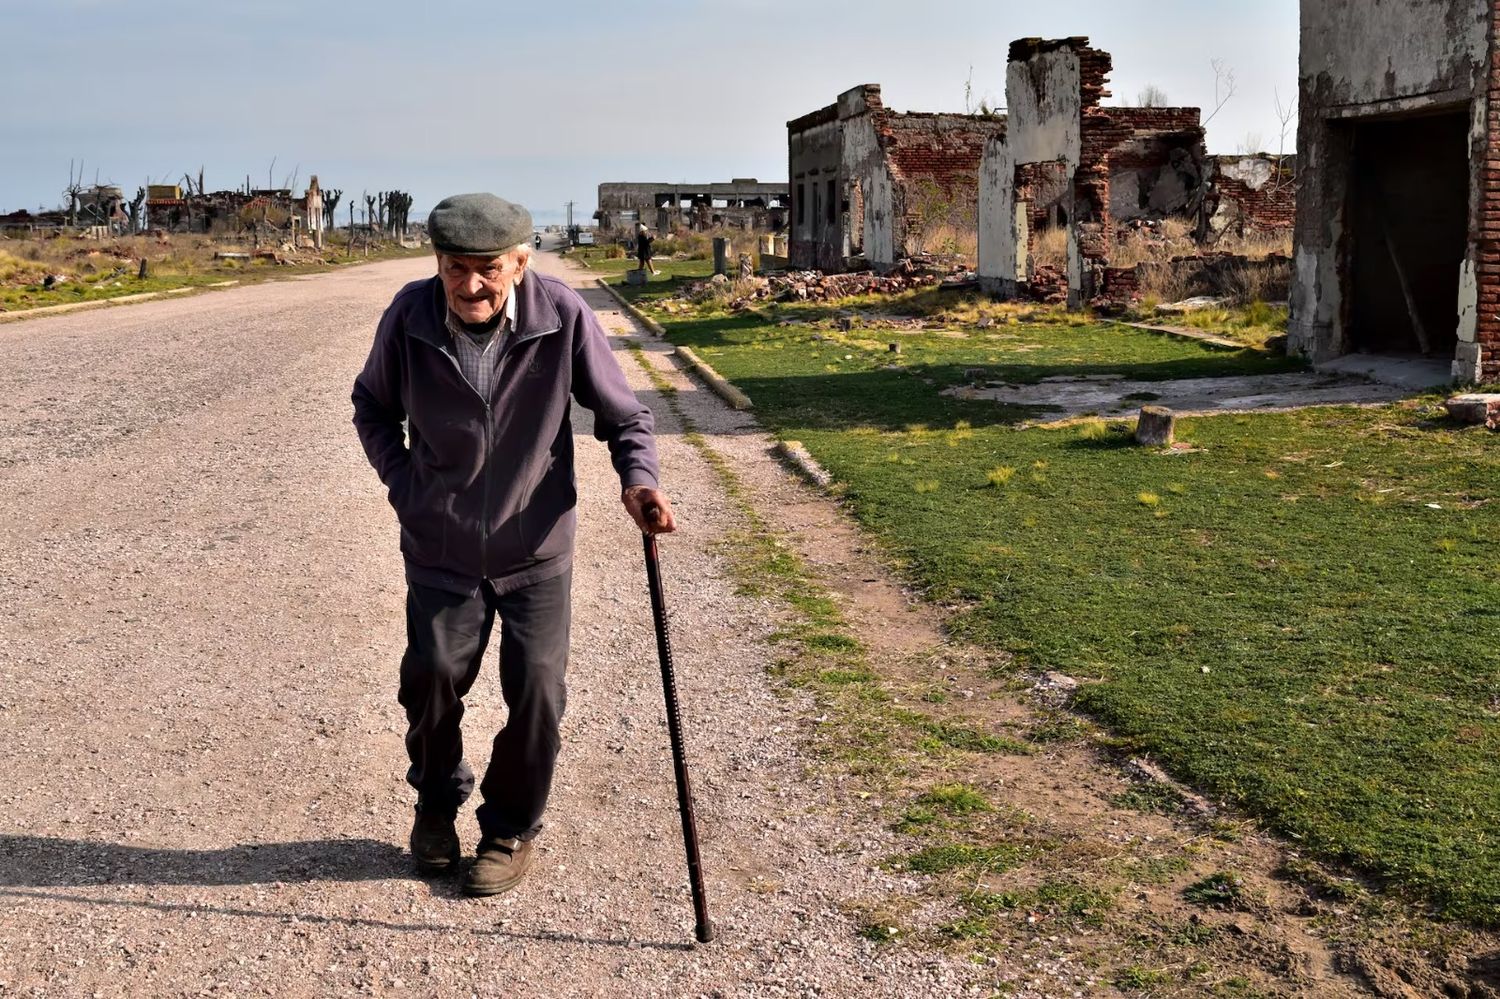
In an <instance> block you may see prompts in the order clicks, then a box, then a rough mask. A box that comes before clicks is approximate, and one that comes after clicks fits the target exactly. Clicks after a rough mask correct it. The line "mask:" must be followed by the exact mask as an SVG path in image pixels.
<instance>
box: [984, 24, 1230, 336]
mask: <svg viewBox="0 0 1500 999" xmlns="http://www.w3.org/2000/svg"><path fill="white" fill-rule="evenodd" d="M1110 69H1111V59H1110V56H1109V53H1107V52H1101V51H1099V50H1098V49H1093V48H1090V47H1089V44H1088V39H1087V38H1064V39H1057V40H1051V41H1046V40H1043V39H1039V38H1024V39H1021V40H1019V41H1016V42H1014V43H1012V44H1011V47H1010V58H1009V61H1008V63H1007V65H1006V75H1005V96H1006V105H1007V108H1006V110H1007V115H1008V123H1007V127H1006V130H1005V132H1004V133H1003V134H997V135H994V136H992V137H991V138H990V139H989V141H988V142H987V143H986V144H985V148H984V157H983V162H982V165H981V173H980V183H979V277H980V282H981V284H982V285H983V286H984V287H985V288H986V289H988V290H990V291H994V292H997V293H1000V294H1003V295H1014V294H1015V293H1016V290H1017V287H1018V285H1019V284H1021V283H1024V282H1026V281H1027V280H1028V279H1029V278H1030V276H1031V274H1032V270H1033V261H1032V259H1031V258H1032V255H1033V253H1034V250H1035V246H1036V241H1037V239H1038V238H1039V236H1040V234H1041V233H1042V232H1044V231H1046V230H1049V229H1054V230H1055V229H1061V230H1063V231H1064V233H1065V235H1066V243H1067V257H1066V259H1067V289H1068V303H1069V305H1071V306H1074V307H1077V306H1078V305H1081V304H1082V303H1084V302H1087V301H1088V300H1090V299H1091V298H1093V297H1094V296H1095V295H1096V294H1097V293H1099V292H1100V291H1102V290H1103V287H1102V286H1103V279H1104V269H1105V267H1106V266H1107V264H1108V261H1109V254H1110V249H1111V246H1112V245H1113V242H1114V239H1115V236H1116V232H1115V228H1116V225H1117V224H1118V223H1120V222H1123V221H1128V220H1131V219H1137V218H1162V217H1165V216H1168V215H1173V214H1183V215H1187V214H1192V213H1194V212H1197V211H1199V210H1201V208H1202V206H1203V195H1204V193H1205V188H1204V182H1205V166H1206V156H1205V153H1204V147H1203V129H1202V127H1201V126H1200V125H1199V111H1198V109H1197V108H1188V107H1178V108H1156V107H1152V108H1125V107H1102V106H1100V103H1099V102H1100V100H1101V99H1103V98H1105V97H1108V96H1109V91H1108V90H1106V89H1105V82H1106V77H1107V76H1108V75H1109V71H1110Z"/></svg>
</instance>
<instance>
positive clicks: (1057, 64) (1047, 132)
mask: <svg viewBox="0 0 1500 999" xmlns="http://www.w3.org/2000/svg"><path fill="white" fill-rule="evenodd" d="M1082 87H1083V77H1082V70H1081V68H1080V66H1079V62H1078V56H1077V55H1075V54H1074V53H1073V52H1071V51H1068V50H1067V49H1059V50H1057V51H1054V52H1046V53H1042V54H1040V55H1037V56H1035V57H1033V58H1031V59H1027V60H1024V61H1020V62H1012V63H1010V64H1009V65H1008V66H1007V67H1006V70H1005V102H1006V127H1005V137H1004V139H1003V140H996V139H991V140H990V141H989V142H988V143H986V144H985V147H984V157H983V159H982V160H981V163H980V171H979V278H980V280H981V282H983V283H984V284H985V286H986V287H991V288H996V287H1003V284H1002V283H1005V282H1013V281H1024V280H1025V279H1026V253H1025V247H1026V233H1025V223H1024V220H1022V221H1020V222H1018V216H1019V215H1020V213H1019V212H1017V210H1016V205H1015V182H1016V167H1017V166H1018V165H1019V164H1022V163H1042V162H1046V161H1049V160H1058V161H1061V162H1063V163H1065V164H1067V170H1068V174H1069V176H1071V175H1072V174H1073V172H1074V171H1075V170H1077V169H1078V161H1079V158H1080V156H1081V155H1082V146H1083V135H1082V132H1081V115H1082V113H1083V108H1082V103H1083V99H1082ZM1069 228H1070V229H1071V226H1070V227H1069ZM1072 255H1073V250H1072V249H1071V248H1070V251H1069V256H1070V263H1069V271H1070V273H1071V271H1072V270H1073V265H1072V263H1071V257H1072Z"/></svg>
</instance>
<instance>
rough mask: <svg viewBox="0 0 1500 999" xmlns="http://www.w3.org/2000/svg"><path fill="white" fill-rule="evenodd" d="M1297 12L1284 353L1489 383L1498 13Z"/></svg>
mask: <svg viewBox="0 0 1500 999" xmlns="http://www.w3.org/2000/svg"><path fill="white" fill-rule="evenodd" d="M1301 7H1302V15H1301V16H1302V45H1301V70H1300V121H1299V126H1298V131H1297V149H1298V159H1299V170H1300V173H1301V175H1300V193H1299V196H1298V203H1297V229H1296V250H1295V274H1294V278H1293V286H1292V299H1291V308H1292V312H1291V322H1290V324H1289V328H1288V335H1289V340H1290V343H1289V347H1290V349H1291V350H1293V351H1294V352H1296V353H1299V354H1303V355H1306V356H1308V357H1310V358H1311V359H1313V360H1314V361H1326V360H1329V359H1331V358H1335V357H1338V356H1339V355H1343V354H1350V353H1354V352H1363V353H1370V354H1394V355H1406V356H1416V355H1427V356H1428V357H1431V358H1438V359H1443V360H1445V361H1450V360H1451V366H1452V375H1453V377H1454V378H1455V379H1457V380H1460V381H1495V380H1497V379H1500V65H1497V64H1496V62H1495V59H1494V55H1495V39H1496V17H1497V14H1500V4H1497V3H1496V2H1495V0H1404V2H1402V3H1374V4H1372V3H1368V2H1361V0H1302V4H1301Z"/></svg>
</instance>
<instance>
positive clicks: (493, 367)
mask: <svg viewBox="0 0 1500 999" xmlns="http://www.w3.org/2000/svg"><path fill="white" fill-rule="evenodd" d="M447 326H448V333H449V334H450V335H451V336H452V337H453V356H454V357H455V358H456V359H457V361H458V367H459V370H460V371H462V372H463V373H464V378H465V380H467V381H468V383H469V384H470V385H472V386H474V391H475V392H478V393H479V396H480V398H482V399H483V400H484V401H485V402H489V401H490V392H491V391H492V390H493V389H494V387H495V374H496V373H497V372H498V371H499V370H500V355H501V353H503V352H504V350H505V338H506V336H507V335H508V334H509V333H510V331H511V330H513V329H515V326H516V293H515V289H514V288H512V289H511V293H510V294H509V295H507V296H506V297H505V316H504V317H503V318H502V319H501V320H500V325H499V326H498V327H496V329H495V332H493V333H491V334H489V335H488V336H482V337H476V336H474V335H473V334H472V333H470V332H469V331H468V330H466V329H464V325H463V323H462V322H460V321H459V319H458V317H457V316H455V315H454V314H453V313H452V312H451V311H450V312H449V313H448V321H447Z"/></svg>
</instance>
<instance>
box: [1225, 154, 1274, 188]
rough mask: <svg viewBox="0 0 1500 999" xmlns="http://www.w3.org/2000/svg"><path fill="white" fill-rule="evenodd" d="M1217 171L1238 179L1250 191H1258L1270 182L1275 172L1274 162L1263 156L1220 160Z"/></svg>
mask: <svg viewBox="0 0 1500 999" xmlns="http://www.w3.org/2000/svg"><path fill="white" fill-rule="evenodd" d="M1218 171H1219V173H1221V174H1223V175H1224V176H1225V177H1229V178H1231V179H1233V180H1237V181H1239V182H1240V183H1242V184H1244V185H1245V186H1246V187H1248V188H1250V190H1252V191H1259V190H1260V189H1261V188H1263V187H1265V186H1266V184H1267V183H1269V182H1270V180H1271V175H1272V174H1273V173H1274V172H1275V164H1274V163H1272V162H1271V161H1270V160H1268V159H1265V158H1263V157H1259V156H1246V157H1243V158H1241V159H1237V160H1220V161H1219V164H1218Z"/></svg>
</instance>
